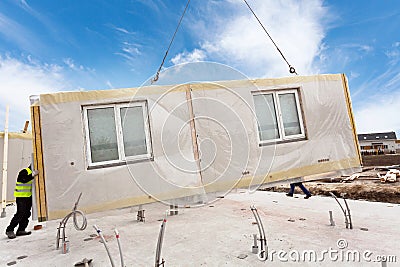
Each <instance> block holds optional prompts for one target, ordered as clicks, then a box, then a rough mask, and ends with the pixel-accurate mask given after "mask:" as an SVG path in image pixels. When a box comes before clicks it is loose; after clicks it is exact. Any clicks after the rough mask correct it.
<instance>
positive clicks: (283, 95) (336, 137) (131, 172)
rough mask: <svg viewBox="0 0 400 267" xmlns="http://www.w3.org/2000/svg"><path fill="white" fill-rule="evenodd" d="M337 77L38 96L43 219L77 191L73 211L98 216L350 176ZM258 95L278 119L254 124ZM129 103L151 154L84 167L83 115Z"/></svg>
mask: <svg viewBox="0 0 400 267" xmlns="http://www.w3.org/2000/svg"><path fill="white" fill-rule="evenodd" d="M343 79H344V78H343V76H342V75H317V76H307V77H290V78H281V79H260V80H254V81H250V80H249V81H227V82H218V83H217V82H213V83H202V84H192V85H181V86H177V87H174V86H166V87H146V88H136V89H122V90H110V91H112V92H110V91H91V92H79V93H78V92H74V93H60V94H49V95H41V100H40V102H41V103H40V105H41V127H42V129H41V130H42V143H43V148H44V165H45V166H44V168H45V172H46V192H47V200H48V209H49V213H50V214H53V215H51V217H59V216H61V215H62V212H63V211H68V210H70V209H71V206H72V205H73V203H74V201H75V200H76V197H77V196H78V195H79V193H80V192H82V193H83V195H82V199H81V201H80V206H81V208H82V209H83V210H86V211H97V210H104V209H108V208H116V207H123V206H127V205H133V204H140V203H145V202H146V201H150V199H152V200H161V201H162V200H168V199H172V198H185V197H187V196H191V195H197V196H198V195H200V199H201V198H202V197H204V198H207V197H209V194H208V195H207V193H209V192H215V191H224V192H228V191H229V190H230V189H232V188H233V187H239V186H240V187H248V188H252V189H254V188H257V186H258V185H261V184H268V183H270V184H272V183H275V182H277V181H283V180H286V181H290V180H293V179H295V178H297V177H304V179H308V178H307V177H312V176H313V175H314V176H315V175H319V174H321V173H325V174H327V173H330V174H332V173H337V172H351V171H354V170H358V169H359V168H360V164H361V162H360V158H359V153H358V149H357V145H358V144H357V141H356V137H355V131H354V124H353V121H352V119H351V116H352V113H351V105H350V103H349V99H348V96H346V93H347V91H346V90H347V88H345V81H344V80H343ZM260 94H262V95H268V99H269V102H268V103H269V104H268V105H272V103H273V104H274V105H275V106H274V108H273V109H271V108H269V110H267V111H266V112H275V113H273V116H275V117H276V120H275V121H273V122H272V123H270V122H268V121H267V122H266V123H264V124H263V125H262V127H261V126H260V125H261V124H259V120H261V119H263V120H265V119H266V118H267V119H268V118H272V117H271V116H269V117H268V116H267V117H265V116H264V117H262V118H259V117H257V114H260V113H257V112H259V111H260V110H258V111H257V110H255V109H256V107H255V99H256V100H257V101H259V100H260V99H261V100H262V99H263V98H258V97H259V96H257V95H260ZM266 98H267V97H266ZM272 100H273V101H272ZM133 102H134V103H143V102H145V103H146V105H145V106H146V109H147V114H145V118H144V120H145V121H146V122H148V127H149V132H148V135H147V136H148V140H147V141H146V142H151V143H150V144H148V143H146V144H147V145H148V147H147V149H150V150H151V151H149V155H150V156H149V155H148V156H147V158H143V159H141V160H133V161H129V160H128V162H127V164H114V165H110V166H100V167H99V166H95V167H96V168H90V167H91V166H92V165H90V162H89V160H88V153H90V152H89V150H88V149H87V147H88V140H87V139H88V136H87V133H86V130H87V129H86V128H85V127H87V126H86V124H85V120H86V119H85V115H84V110H83V107H84V106H85V105H86V106H88V105H90V106H92V107H93V105H97V104H103V105H105V104H112V103H133ZM268 105H267V107H268ZM261 106H262V105H261ZM261 106H259V107H258V108H260V107H261ZM143 107H144V106H143ZM278 111H279V112H278ZM261 112H263V111H261ZM261 114H262V113H261ZM258 116H260V115H258ZM261 116H262V115H261ZM128 117H129V116H128ZM192 119H193V120H192ZM279 127H280V128H279ZM259 131H260V133H259ZM262 131H264V132H263V133H262ZM278 131H279V132H278ZM271 137H273V138H275V139H271ZM278 137H279V138H278ZM120 141H121V140H120ZM197 159H198V160H197ZM120 163H121V162H120ZM89 165H90V166H89ZM208 200H210V199H209V198H208Z"/></svg>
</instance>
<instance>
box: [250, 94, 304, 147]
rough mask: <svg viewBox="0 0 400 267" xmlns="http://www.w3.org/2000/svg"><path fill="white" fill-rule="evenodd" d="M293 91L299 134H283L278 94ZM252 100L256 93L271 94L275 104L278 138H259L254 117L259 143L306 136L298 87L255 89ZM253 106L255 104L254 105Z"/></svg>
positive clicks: (291, 139)
mask: <svg viewBox="0 0 400 267" xmlns="http://www.w3.org/2000/svg"><path fill="white" fill-rule="evenodd" d="M290 93H294V96H295V101H296V108H297V116H298V118H299V123H300V134H296V135H289V136H286V135H285V128H284V126H283V118H282V112H281V103H280V101H279V95H283V94H290ZM252 95H253V101H254V96H257V95H272V98H273V100H274V106H275V116H276V120H277V124H278V134H279V138H276V139H269V140H261V139H260V133H259V127H258V125H259V122H258V118H257V117H256V126H257V127H256V128H257V133H258V134H257V139H258V142H259V144H260V145H264V144H271V143H277V142H286V141H287V142H289V141H294V140H301V139H305V138H306V134H305V127H304V120H303V112H302V109H301V105H300V99H299V90H298V89H279V90H268V91H257V92H253V93H252ZM254 108H255V105H254Z"/></svg>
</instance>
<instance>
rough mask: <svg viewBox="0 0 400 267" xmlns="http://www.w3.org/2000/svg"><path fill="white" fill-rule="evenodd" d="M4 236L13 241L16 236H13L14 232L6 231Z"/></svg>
mask: <svg viewBox="0 0 400 267" xmlns="http://www.w3.org/2000/svg"><path fill="white" fill-rule="evenodd" d="M6 235H7V236H8V238H9V239H14V238H16V237H17V236H16V235H15V234H14V231H7V232H6Z"/></svg>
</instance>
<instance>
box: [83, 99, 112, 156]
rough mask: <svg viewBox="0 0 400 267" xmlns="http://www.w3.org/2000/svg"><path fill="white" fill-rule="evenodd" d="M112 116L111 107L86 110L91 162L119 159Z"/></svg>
mask: <svg viewBox="0 0 400 267" xmlns="http://www.w3.org/2000/svg"><path fill="white" fill-rule="evenodd" d="M114 116H115V115H114V108H113V107H110V108H96V109H88V110H87V117H88V125H89V138H90V152H91V158H92V162H93V163H95V162H101V161H110V160H118V159H119V156H118V144H117V133H116V130H115V117H114Z"/></svg>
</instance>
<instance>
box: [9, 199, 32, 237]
mask: <svg viewBox="0 0 400 267" xmlns="http://www.w3.org/2000/svg"><path fill="white" fill-rule="evenodd" d="M16 202H17V213H15V214H14V217H13V218H12V219H11V222H10V225H9V226H8V227H7V229H6V231H7V232H11V231H14V228H15V227H17V225H19V226H18V229H17V231H25V229H26V227H27V226H28V223H29V217H30V216H31V208H32V197H17V198H16Z"/></svg>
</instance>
